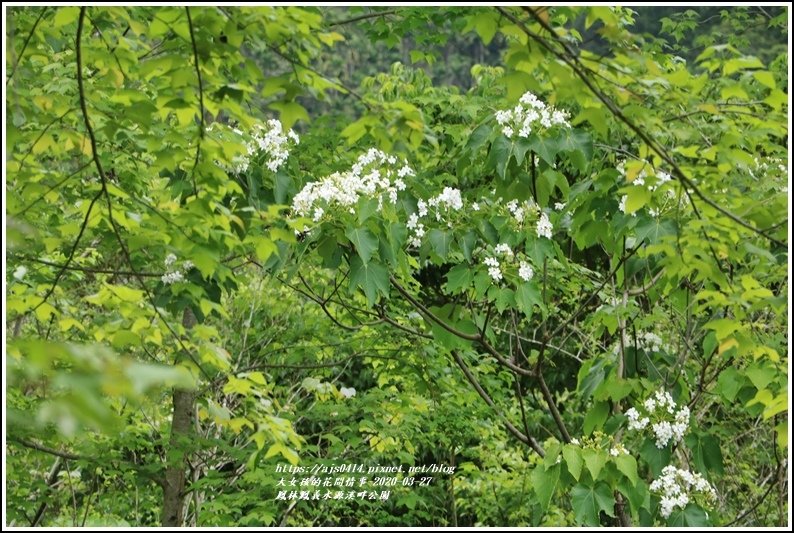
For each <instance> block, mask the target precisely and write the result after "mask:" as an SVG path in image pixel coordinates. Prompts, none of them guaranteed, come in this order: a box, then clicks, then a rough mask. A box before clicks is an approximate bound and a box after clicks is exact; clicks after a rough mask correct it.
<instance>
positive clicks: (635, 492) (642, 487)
mask: <svg viewBox="0 0 794 533" xmlns="http://www.w3.org/2000/svg"><path fill="white" fill-rule="evenodd" d="M618 490H619V491H620V493H621V494H623V496H625V497H626V499H627V500H628V502H629V505H630V506H631V512H632V516H636V515H637V514H638V513H639V511H640V509H646V510H647V509H649V508H650V506H651V493H650V492H649V491H648V485H647V484H646V483H645V482H644V481H643V480H641V479H640V480H638V481H637V483H636V484H634V485H632V484H631V481H629V479H628V478H625V477H624V478H621V479H620V480H619V481H618Z"/></svg>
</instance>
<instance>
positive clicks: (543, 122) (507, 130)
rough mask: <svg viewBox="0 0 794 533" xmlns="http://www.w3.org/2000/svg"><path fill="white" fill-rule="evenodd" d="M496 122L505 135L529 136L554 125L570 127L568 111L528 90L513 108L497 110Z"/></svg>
mask: <svg viewBox="0 0 794 533" xmlns="http://www.w3.org/2000/svg"><path fill="white" fill-rule="evenodd" d="M496 122H497V123H498V124H499V125H500V126H501V127H502V133H503V134H504V135H505V137H510V138H512V137H514V136H515V135H516V134H518V136H519V137H523V138H526V137H529V134H530V133H532V131H533V130H540V129H541V128H542V129H549V128H552V127H554V126H562V127H565V128H570V127H571V125H570V123H569V122H568V113H567V112H565V111H561V110H559V109H556V108H554V107H553V106H550V105H546V103H545V102H543V101H542V100H540V99H539V98H538V97H537V96H535V95H534V94H532V93H531V92H526V93H524V95H523V96H522V97H521V99H520V100H519V103H518V105H516V106H515V107H514V108H513V109H504V110H500V111H497V112H496Z"/></svg>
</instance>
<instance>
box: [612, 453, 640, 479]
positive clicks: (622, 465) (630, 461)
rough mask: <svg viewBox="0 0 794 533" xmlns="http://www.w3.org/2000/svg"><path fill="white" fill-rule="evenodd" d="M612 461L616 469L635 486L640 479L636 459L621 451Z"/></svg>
mask: <svg viewBox="0 0 794 533" xmlns="http://www.w3.org/2000/svg"><path fill="white" fill-rule="evenodd" d="M614 461H615V466H617V467H618V470H619V471H620V472H621V473H622V474H623V475H624V476H626V477H627V478H628V479H629V481H631V486H632V487H633V486H635V485H636V484H637V482H638V481H639V480H640V478H639V476H638V475H637V460H636V459H635V458H634V457H632V456H631V455H629V454H627V453H622V454H620V455H618V456H617V457H615V459H614Z"/></svg>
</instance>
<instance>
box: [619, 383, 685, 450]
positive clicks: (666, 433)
mask: <svg viewBox="0 0 794 533" xmlns="http://www.w3.org/2000/svg"><path fill="white" fill-rule="evenodd" d="M676 407H677V406H676V403H675V401H674V400H673V397H672V396H670V393H669V392H666V391H662V390H658V391H656V393H655V394H654V395H653V396H651V397H650V398H648V399H646V400H645V402H643V404H642V408H643V411H644V413H642V414H641V413H640V411H638V410H637V409H636V408H635V407H632V408H631V409H629V410H628V411H626V416H627V417H628V419H629V430H631V431H642V430H643V429H645V428H646V427H648V426H650V428H651V431H652V432H653V436H654V438H655V439H656V447H657V448H664V447H665V446H667V445H668V444H669V443H670V442H671V441H672V442H673V443H677V442H680V441H681V439H682V438H684V435H685V434H686V432H687V429H689V414H690V413H689V407H687V406H686V405H684V406H682V407H681V408H680V409H678V410H676Z"/></svg>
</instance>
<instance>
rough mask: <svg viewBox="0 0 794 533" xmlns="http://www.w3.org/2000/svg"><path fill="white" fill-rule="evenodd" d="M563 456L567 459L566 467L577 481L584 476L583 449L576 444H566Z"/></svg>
mask: <svg viewBox="0 0 794 533" xmlns="http://www.w3.org/2000/svg"><path fill="white" fill-rule="evenodd" d="M562 456H563V458H564V459H565V466H567V467H568V472H570V473H571V475H572V476H573V478H574V479H575V480H576V481H579V476H581V475H582V464H583V461H582V449H581V448H580V447H579V446H576V445H574V444H566V445H565V446H563V448H562Z"/></svg>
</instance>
